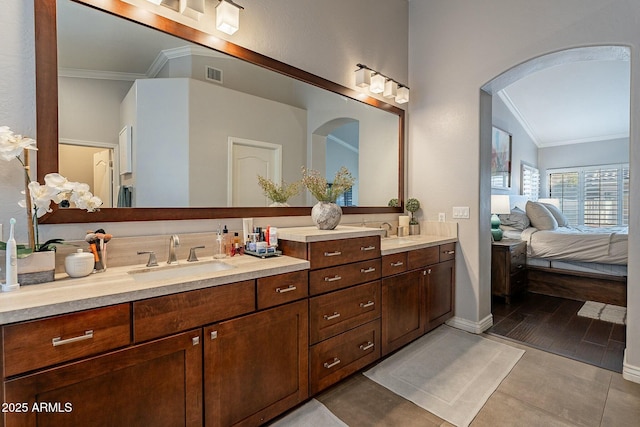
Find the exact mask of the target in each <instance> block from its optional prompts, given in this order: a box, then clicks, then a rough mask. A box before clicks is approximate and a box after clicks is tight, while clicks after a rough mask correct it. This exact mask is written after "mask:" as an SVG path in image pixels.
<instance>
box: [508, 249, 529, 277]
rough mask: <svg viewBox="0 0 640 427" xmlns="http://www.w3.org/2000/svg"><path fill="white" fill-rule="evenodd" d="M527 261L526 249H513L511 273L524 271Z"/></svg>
mask: <svg viewBox="0 0 640 427" xmlns="http://www.w3.org/2000/svg"><path fill="white" fill-rule="evenodd" d="M526 263H527V254H526V252H525V251H524V250H521V249H518V250H512V251H511V268H510V273H511V274H515V273H517V272H519V271H523V270H524V268H525V267H526Z"/></svg>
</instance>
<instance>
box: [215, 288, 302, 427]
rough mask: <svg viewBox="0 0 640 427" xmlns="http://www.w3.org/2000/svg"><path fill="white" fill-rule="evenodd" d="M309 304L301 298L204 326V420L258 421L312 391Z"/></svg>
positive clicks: (227, 423)
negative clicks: (309, 359) (310, 385)
mask: <svg viewBox="0 0 640 427" xmlns="http://www.w3.org/2000/svg"><path fill="white" fill-rule="evenodd" d="M308 330H309V329H308V305H307V301H306V300H303V301H298V302H293V303H289V304H286V305H282V306H279V307H276V308H272V309H269V310H265V311H261V312H258V313H255V314H250V315H248V316H243V317H240V318H237V319H232V320H229V321H226V322H222V323H218V324H215V325H211V326H207V327H206V328H205V330H204V337H205V338H204V396H205V408H204V413H205V425H206V426H232V425H239V426H257V425H260V424H262V423H264V422H265V421H267V420H269V419H271V418H274V417H275V416H277V415H279V414H281V413H282V412H284V411H286V410H287V409H289V408H291V407H293V406H295V405H297V404H298V403H300V402H302V401H304V400H305V399H306V398H307V397H308V366H309V365H308V335H307V334H308Z"/></svg>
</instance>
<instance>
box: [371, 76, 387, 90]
mask: <svg viewBox="0 0 640 427" xmlns="http://www.w3.org/2000/svg"><path fill="white" fill-rule="evenodd" d="M386 81H387V79H386V78H385V77H384V76H383V75H382V74H380V73H375V74H373V75H372V76H371V85H370V86H369V92H371V93H382V92H384V83H385V82H386Z"/></svg>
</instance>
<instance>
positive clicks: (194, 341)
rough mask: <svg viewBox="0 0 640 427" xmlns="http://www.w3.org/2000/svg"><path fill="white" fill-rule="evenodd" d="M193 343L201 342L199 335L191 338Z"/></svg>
mask: <svg viewBox="0 0 640 427" xmlns="http://www.w3.org/2000/svg"><path fill="white" fill-rule="evenodd" d="M191 344H193V345H198V344H200V337H199V336H198V337H193V338H191Z"/></svg>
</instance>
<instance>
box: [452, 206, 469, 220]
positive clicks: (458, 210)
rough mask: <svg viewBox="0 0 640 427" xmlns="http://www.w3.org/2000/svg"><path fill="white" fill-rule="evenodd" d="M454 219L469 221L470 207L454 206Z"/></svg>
mask: <svg viewBox="0 0 640 427" xmlns="http://www.w3.org/2000/svg"><path fill="white" fill-rule="evenodd" d="M453 217H454V218H456V219H469V206H454V207H453Z"/></svg>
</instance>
